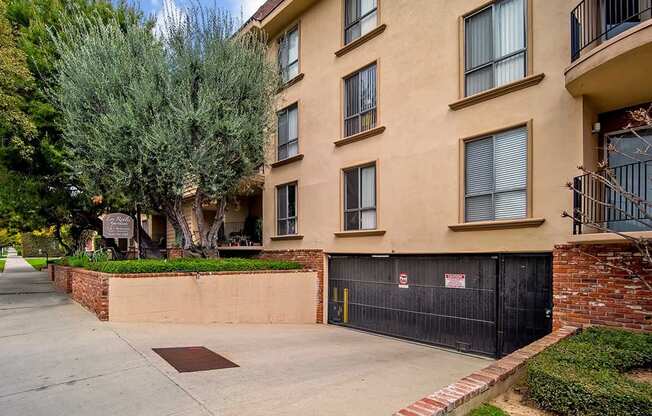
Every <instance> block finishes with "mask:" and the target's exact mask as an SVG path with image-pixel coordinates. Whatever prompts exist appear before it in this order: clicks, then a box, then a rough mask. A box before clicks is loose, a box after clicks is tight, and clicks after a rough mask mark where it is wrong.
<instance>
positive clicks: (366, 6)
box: [344, 0, 378, 45]
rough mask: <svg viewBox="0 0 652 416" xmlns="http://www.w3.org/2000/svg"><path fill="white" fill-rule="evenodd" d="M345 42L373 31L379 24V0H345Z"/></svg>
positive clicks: (346, 43) (347, 42)
mask: <svg viewBox="0 0 652 416" xmlns="http://www.w3.org/2000/svg"><path fill="white" fill-rule="evenodd" d="M344 8H345V11H344V44H345V45H348V44H349V43H351V42H352V41H354V40H356V39H357V38H359V37H360V36H364V35H366V34H367V33H369V32H371V31H372V30H373V29H375V28H376V26H377V25H378V17H377V16H378V12H377V11H378V2H377V0H345V6H344Z"/></svg>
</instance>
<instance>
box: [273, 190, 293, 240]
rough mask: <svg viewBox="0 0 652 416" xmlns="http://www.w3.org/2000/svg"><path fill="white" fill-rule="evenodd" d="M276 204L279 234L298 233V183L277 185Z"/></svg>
mask: <svg viewBox="0 0 652 416" xmlns="http://www.w3.org/2000/svg"><path fill="white" fill-rule="evenodd" d="M276 204H277V211H276V219H277V226H276V233H277V235H295V234H297V184H296V183H291V184H287V185H281V186H279V187H277V188H276Z"/></svg>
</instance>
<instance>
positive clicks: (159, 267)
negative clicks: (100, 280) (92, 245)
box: [81, 258, 302, 274]
mask: <svg viewBox="0 0 652 416" xmlns="http://www.w3.org/2000/svg"><path fill="white" fill-rule="evenodd" d="M81 267H85V268H87V269H90V270H94V271H98V272H103V273H111V274H126V273H166V272H167V273H169V272H227V271H228V272H233V271H252V270H296V269H301V268H302V266H301V265H300V264H299V263H295V262H291V261H278V260H255V259H237V258H228V259H175V260H123V261H99V262H91V261H87V262H86V263H85V264H84V266H81Z"/></svg>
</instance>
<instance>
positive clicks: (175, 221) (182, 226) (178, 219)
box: [163, 201, 194, 250]
mask: <svg viewBox="0 0 652 416" xmlns="http://www.w3.org/2000/svg"><path fill="white" fill-rule="evenodd" d="M163 211H164V212H165V215H167V217H168V219H169V220H170V222H171V223H172V227H174V230H175V231H176V232H177V233H179V234H181V236H182V240H183V241H182V244H181V248H183V249H184V250H190V249H191V248H193V247H194V242H193V240H192V232H191V231H190V225H188V220H187V219H186V217H185V216H184V215H183V210H182V208H181V203H180V201H174V203H171V204H170V203H166V204H164V205H163Z"/></svg>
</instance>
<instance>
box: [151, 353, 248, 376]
mask: <svg viewBox="0 0 652 416" xmlns="http://www.w3.org/2000/svg"><path fill="white" fill-rule="evenodd" d="M152 351H154V352H155V353H157V354H158V355H159V356H161V358H163V359H164V360H165V361H167V362H168V363H169V364H170V365H171V366H172V367H174V368H175V369H176V370H177V371H178V372H180V373H192V372H195V371H209V370H221V369H224V368H235V367H239V365H237V364H236V363H234V362H232V361H230V360H227V359H226V358H224V357H222V356H221V355H219V354H216V353H214V352H213V351H211V350H209V349H208V348H206V347H177V348H152Z"/></svg>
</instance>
